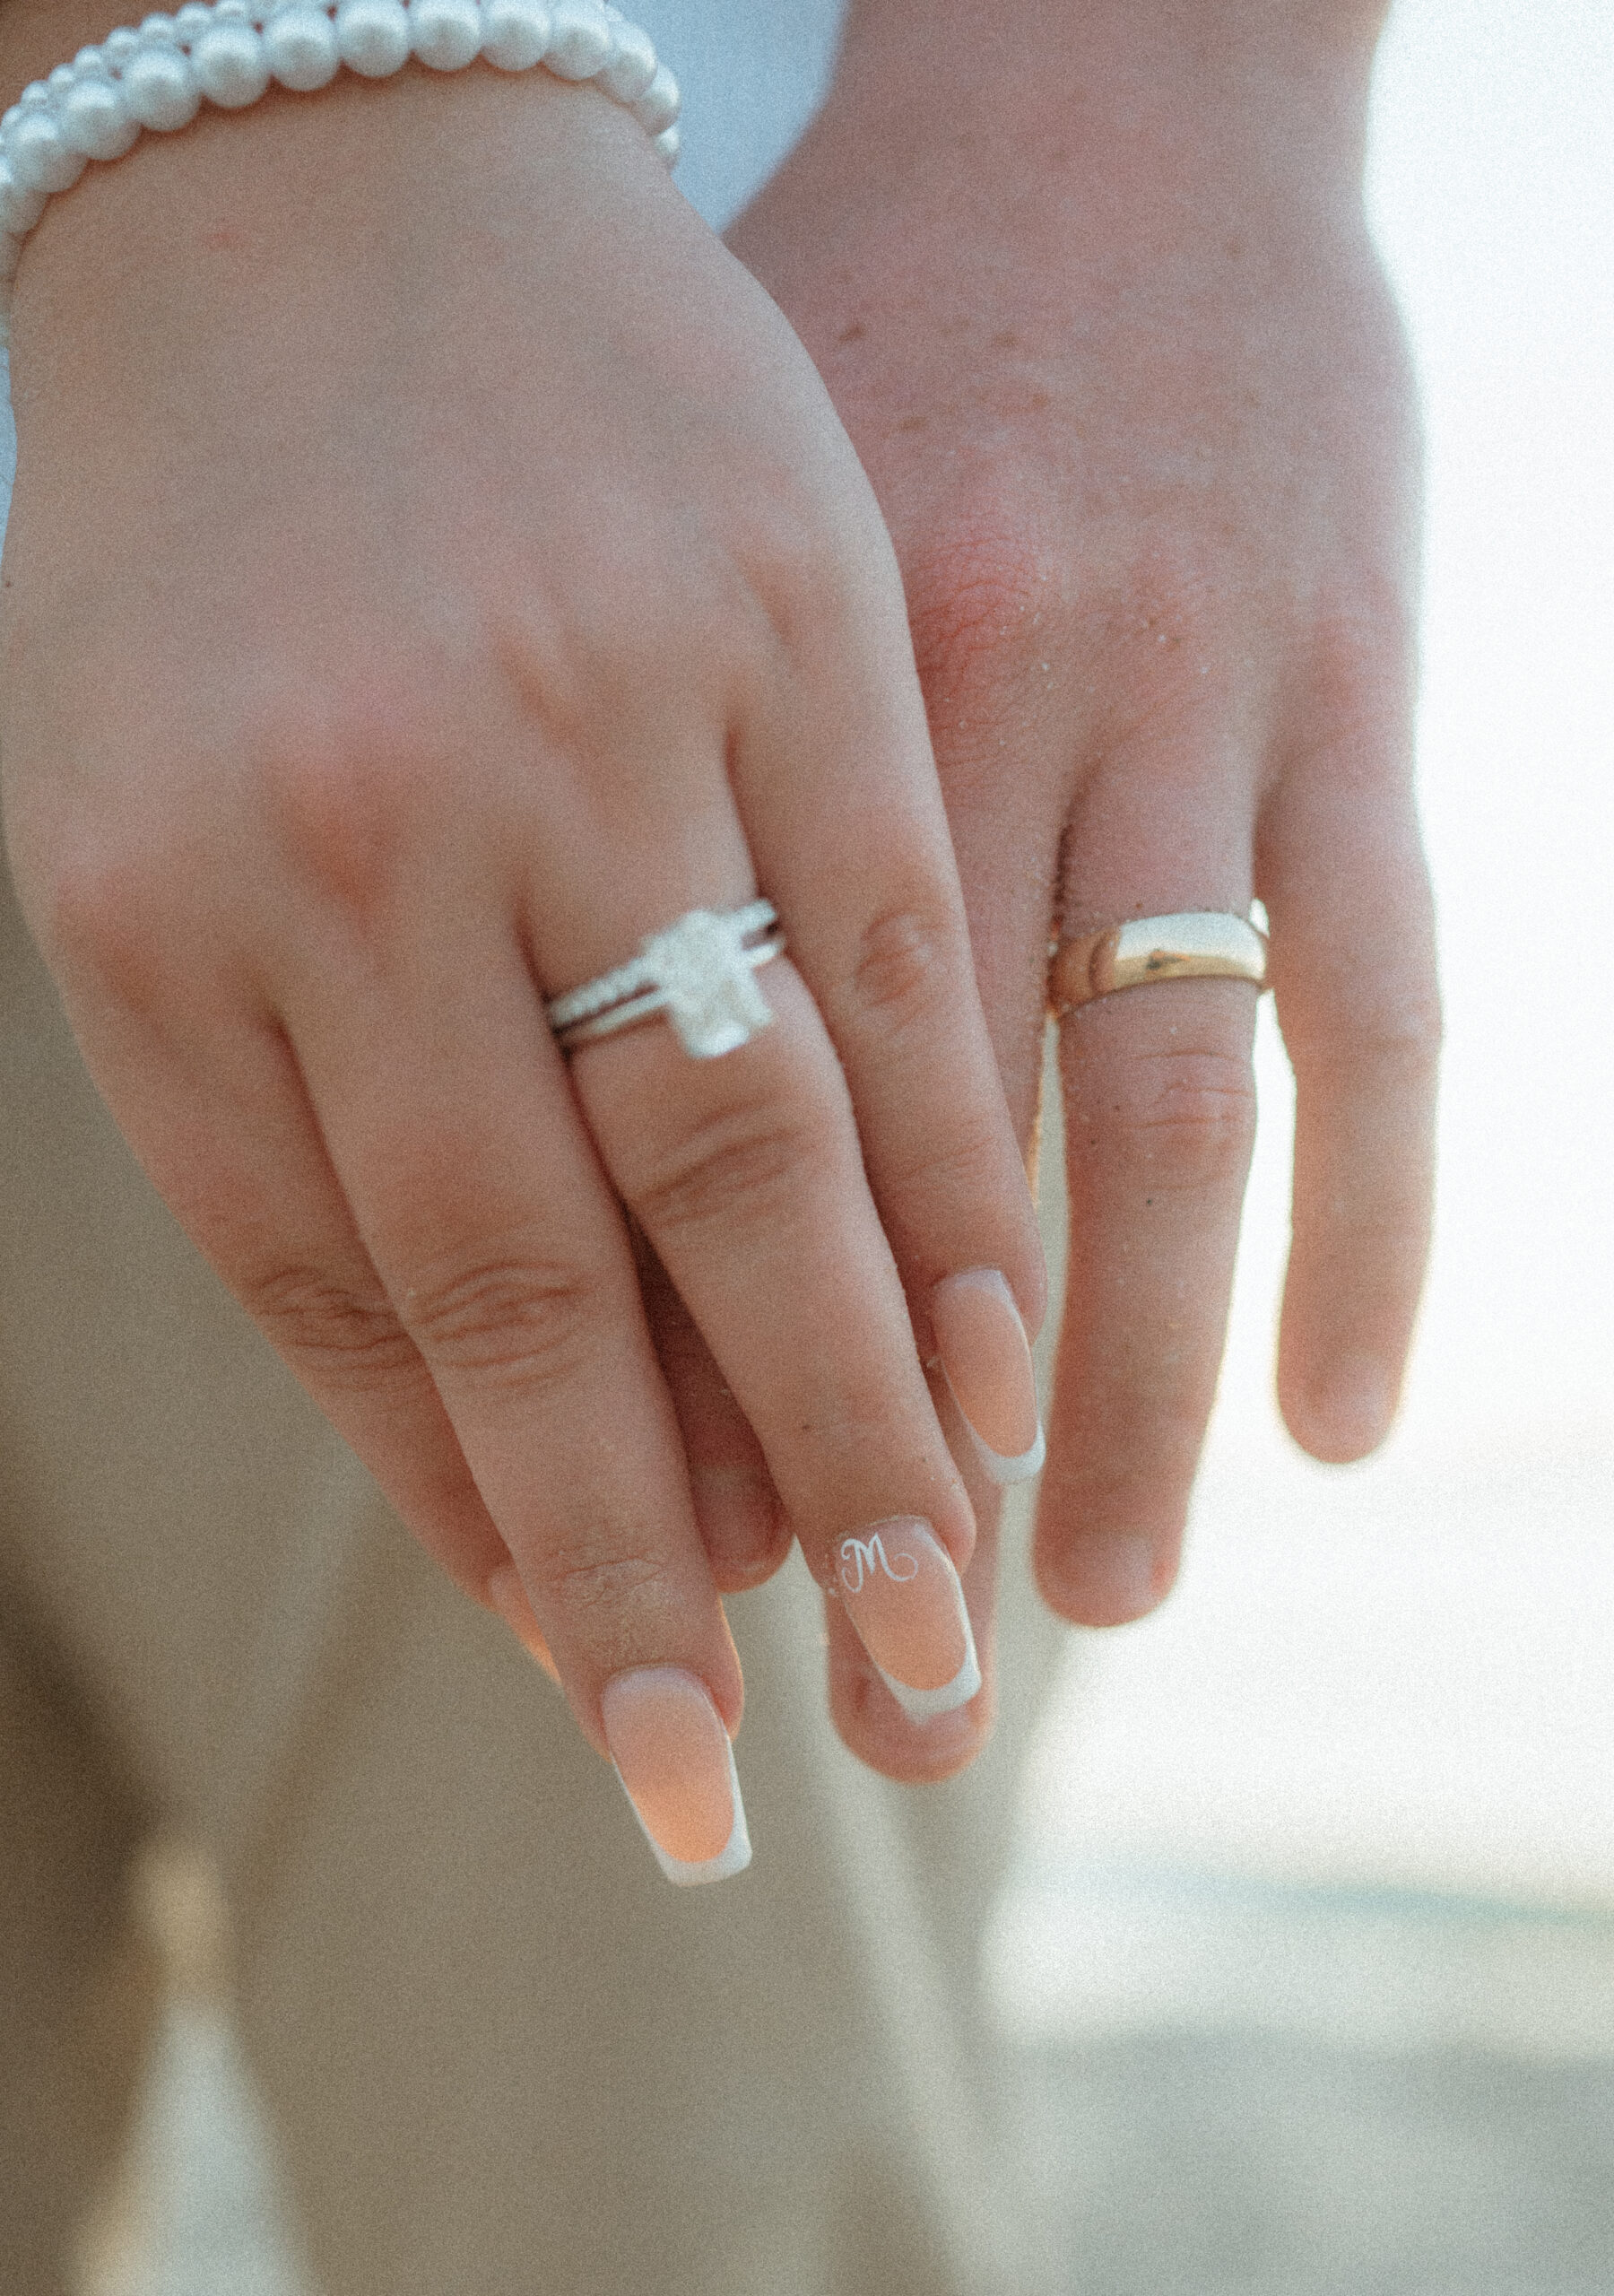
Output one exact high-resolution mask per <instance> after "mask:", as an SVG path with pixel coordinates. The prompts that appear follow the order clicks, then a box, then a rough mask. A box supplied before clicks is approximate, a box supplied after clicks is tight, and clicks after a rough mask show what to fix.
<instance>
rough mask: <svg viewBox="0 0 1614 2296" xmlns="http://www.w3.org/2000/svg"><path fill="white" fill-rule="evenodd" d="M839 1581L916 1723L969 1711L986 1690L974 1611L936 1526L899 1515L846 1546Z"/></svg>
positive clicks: (868, 1644) (865, 1638) (849, 1610)
mask: <svg viewBox="0 0 1614 2296" xmlns="http://www.w3.org/2000/svg"><path fill="white" fill-rule="evenodd" d="M835 1561H836V1575H837V1584H838V1590H839V1594H840V1598H841V1601H842V1603H843V1604H844V1605H845V1607H846V1616H847V1617H848V1618H849V1619H850V1620H851V1622H852V1623H853V1625H854V1626H855V1628H856V1630H857V1632H858V1635H859V1637H860V1638H861V1639H862V1642H863V1648H864V1649H865V1650H866V1651H867V1652H868V1654H869V1656H870V1657H871V1658H872V1660H873V1662H874V1665H875V1669H876V1671H877V1672H878V1674H879V1675H880V1678H881V1681H882V1682H883V1683H884V1684H885V1686H886V1688H887V1689H888V1690H889V1692H890V1693H891V1696H892V1697H893V1698H894V1699H895V1700H897V1703H898V1706H900V1707H901V1709H902V1710H903V1712H904V1713H905V1714H906V1715H907V1718H908V1719H909V1721H910V1722H928V1721H930V1720H931V1719H932V1718H933V1716H935V1715H938V1714H950V1713H951V1712H952V1710H953V1709H954V1708H955V1707H957V1706H965V1705H968V1702H969V1700H971V1699H972V1698H973V1697H974V1696H975V1694H976V1692H977V1691H978V1690H979V1689H980V1687H981V1669H980V1665H979V1663H978V1661H977V1659H976V1647H975V1635H974V1632H973V1631H972V1630H971V1627H970V1623H969V1608H968V1604H967V1603H966V1602H965V1600H964V1588H963V1586H962V1584H961V1582H960V1580H959V1574H958V1572H957V1571H956V1570H954V1569H953V1565H952V1560H951V1557H950V1555H949V1554H948V1552H947V1550H946V1548H945V1547H944V1546H943V1545H942V1544H941V1540H940V1539H939V1538H938V1537H937V1536H936V1535H935V1533H934V1531H933V1530H932V1528H931V1526H930V1525H929V1524H928V1523H926V1522H923V1521H921V1520H920V1518H918V1517H917V1516H916V1515H895V1516H892V1517H891V1518H890V1519H889V1521H887V1522H883V1523H872V1524H871V1525H870V1526H869V1527H868V1529H867V1530H864V1531H860V1532H858V1533H857V1534H856V1535H855V1536H854V1537H851V1538H846V1539H843V1540H842V1541H841V1543H840V1544H839V1546H838V1547H837V1549H836V1554H835Z"/></svg>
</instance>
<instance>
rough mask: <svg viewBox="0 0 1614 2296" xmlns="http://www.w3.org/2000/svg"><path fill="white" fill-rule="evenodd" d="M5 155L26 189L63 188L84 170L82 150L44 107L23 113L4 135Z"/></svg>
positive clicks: (76, 179)
mask: <svg viewBox="0 0 1614 2296" xmlns="http://www.w3.org/2000/svg"><path fill="white" fill-rule="evenodd" d="M5 158H6V161H7V163H8V165H9V166H10V168H11V171H12V173H13V176H14V177H15V178H16V179H17V181H18V182H19V183H20V184H21V185H22V187H23V188H24V190H26V191H44V192H51V191H66V190H67V189H68V188H69V187H71V186H72V185H74V184H75V183H76V182H77V181H78V179H79V178H80V177H81V176H82V174H83V172H84V155H83V153H82V152H75V151H74V149H73V148H72V146H71V145H70V144H69V143H67V141H66V139H65V136H64V135H63V134H62V131H61V129H60V128H59V127H58V126H56V122H55V120H54V119H53V118H52V117H51V116H50V114H49V113H48V112H44V111H32V110H30V111H25V112H24V113H23V114H22V118H21V119H20V120H19V121H18V122H17V124H16V126H14V127H13V129H12V130H11V133H10V134H9V135H7V137H6V139H5Z"/></svg>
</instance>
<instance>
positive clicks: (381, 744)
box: [248, 695, 443, 922]
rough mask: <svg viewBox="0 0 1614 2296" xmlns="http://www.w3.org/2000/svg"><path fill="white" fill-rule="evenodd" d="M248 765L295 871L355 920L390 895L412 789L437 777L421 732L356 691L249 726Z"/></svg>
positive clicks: (413, 805)
mask: <svg viewBox="0 0 1614 2296" xmlns="http://www.w3.org/2000/svg"><path fill="white" fill-rule="evenodd" d="M248 746H249V749H250V752H251V756H252V765H253V770H254V773H255V778H256V782H257V786H258V787H259V788H260V789H261V791H262V793H263V801H264V804H265V813H266V817H267V821H268V824H269V827H270V831H271V833H272V835H273V839H274V841H275V843H276V845H277V847H278V848H279V851H280V853H281V855H282V857H283V859H284V860H285V861H286V862H287V863H288V864H289V865H290V866H291V869H292V871H293V872H294V874H296V876H297V877H298V878H299V880H300V881H301V882H302V883H305V884H308V885H310V886H312V887H313V889H314V890H315V891H317V893H319V894H320V895H321V896H322V897H323V898H324V899H325V900H328V901H330V902H331V903H332V904H333V905H334V907H335V908H336V909H339V910H341V911H343V913H344V914H346V915H347V916H348V917H349V918H351V919H352V920H354V921H355V922H364V921H369V920H371V919H373V918H375V917H376V916H377V913H378V912H380V911H382V910H383V909H385V908H386V905H387V903H388V902H389V900H390V899H391V898H392V896H393V892H394V890H395V886H396V883H397V880H398V876H399V873H400V865H401V861H402V857H403V854H404V848H405V845H406V843H407V841H408V839H409V836H410V831H411V823H412V820H413V817H414V814H415V812H416V810H417V800H418V797H419V796H420V794H421V792H422V791H423V790H425V789H427V788H429V787H431V786H432V785H433V784H435V785H436V786H437V787H439V788H440V787H441V786H442V779H443V777H442V773H441V770H440V763H439V761H438V760H437V759H436V757H435V755H428V754H427V752H428V751H429V750H430V748H431V744H430V742H429V741H422V739H421V735H420V733H419V731H418V730H411V729H410V728H408V727H406V726H401V725H400V724H399V723H398V722H397V719H396V718H395V715H394V713H393V712H392V711H391V710H390V709H387V708H385V707H382V706H379V705H377V704H376V703H375V702H373V701H372V700H369V698H367V697H365V696H363V695H351V696H340V697H337V696H328V697H325V700H324V702H323V705H322V706H321V707H319V708H318V709H315V708H314V706H313V704H312V701H310V704H309V708H308V715H307V717H306V718H305V717H304V716H303V715H302V714H301V713H300V712H299V714H298V716H297V717H296V718H291V717H287V718H283V719H282V720H280V721H277V722H271V723H268V724H265V725H264V726H260V727H259V728H257V729H256V732H255V734H254V735H252V737H251V739H250V741H249V744H248Z"/></svg>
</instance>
